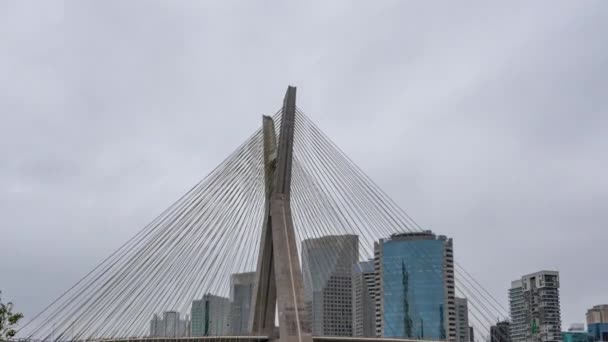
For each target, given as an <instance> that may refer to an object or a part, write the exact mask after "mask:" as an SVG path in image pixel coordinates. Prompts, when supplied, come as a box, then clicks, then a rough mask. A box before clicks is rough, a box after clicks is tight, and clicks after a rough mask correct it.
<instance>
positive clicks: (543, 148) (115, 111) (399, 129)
mask: <svg viewBox="0 0 608 342" xmlns="http://www.w3.org/2000/svg"><path fill="white" fill-rule="evenodd" d="M317 5H318V6H321V4H317ZM40 6H41V8H40V10H39V11H32V10H31V8H30V7H28V6H27V5H22V4H15V5H14V6H13V5H7V6H5V7H3V8H2V9H3V10H2V11H0V18H1V19H2V20H0V25H1V26H0V27H1V28H2V30H0V31H1V32H3V33H2V37H3V38H6V39H2V40H0V48H1V49H2V51H3V52H4V51H8V52H9V53H3V54H2V61H3V62H4V63H0V71H1V73H2V74H3V75H5V77H4V79H5V80H6V83H5V84H6V85H5V86H4V87H3V96H2V97H1V98H0V109H1V112H2V113H3V114H2V115H3V116H4V117H5V118H6V119H7V120H6V121H5V123H6V127H8V129H7V130H6V131H7V132H6V134H4V135H2V137H1V138H0V139H1V140H0V142H1V143H0V146H2V149H1V151H2V152H3V156H4V158H5V160H6V164H5V165H6V167H4V168H2V175H3V177H1V178H2V180H3V181H2V184H1V186H2V188H1V189H2V192H1V198H0V202H1V203H2V204H3V205H2V207H1V210H2V211H1V212H0V214H2V215H3V218H4V220H5V224H3V225H2V227H1V228H0V230H1V236H2V238H3V240H4V239H6V241H7V247H6V248H7V249H6V251H5V252H6V253H7V254H8V255H13V256H16V257H15V261H14V262H13V263H11V264H7V265H2V266H0V273H1V274H10V275H11V276H10V277H9V278H7V280H4V279H3V281H2V284H0V287H1V290H2V291H3V295H4V296H5V297H6V298H10V299H11V300H12V301H14V302H15V303H16V308H17V309H18V310H20V311H22V312H24V313H25V314H26V318H28V317H32V316H33V315H35V314H36V313H37V312H39V311H40V309H42V308H43V307H45V306H46V305H47V304H48V303H50V302H51V301H52V300H53V299H54V298H56V297H57V296H58V295H59V294H61V293H62V292H63V291H64V290H65V289H67V288H69V287H70V286H71V285H72V284H74V283H75V282H76V281H77V280H78V279H80V277H81V276H82V275H84V274H86V272H88V271H89V270H90V269H92V268H93V267H94V266H95V265H97V264H98V262H99V261H100V260H103V259H104V258H105V257H106V256H107V255H109V254H110V253H111V252H112V251H113V250H115V249H116V248H117V247H119V246H120V245H121V244H122V243H123V242H124V241H127V240H128V238H129V237H131V236H133V235H134V234H135V232H137V231H138V230H139V229H140V228H141V227H143V226H145V225H146V224H147V223H148V222H149V221H150V219H151V218H152V217H153V216H154V215H155V214H156V213H158V212H161V211H162V209H164V208H165V207H166V206H167V205H169V204H170V203H171V201H173V199H175V198H178V197H179V195H181V194H182V193H183V191H184V190H185V189H186V188H188V187H189V186H190V185H191V184H193V183H195V182H196V181H197V180H199V179H200V178H201V177H202V176H203V175H204V174H206V173H208V172H209V171H210V170H211V169H212V168H213V167H214V166H215V165H216V164H217V163H218V162H219V161H220V160H221V159H222V158H223V157H224V156H225V155H227V153H228V152H229V151H231V150H232V149H233V148H234V147H235V146H237V145H238V143H239V142H240V141H242V138H243V136H244V135H245V134H249V133H250V132H251V130H252V129H253V128H255V127H257V126H258V124H259V115H260V114H261V113H266V112H267V111H268V110H269V108H274V107H273V106H275V105H276V104H277V102H276V94H277V93H278V92H279V91H283V87H284V85H285V84H287V83H294V84H297V85H298V86H300V87H301V88H300V89H301V94H302V100H301V106H302V108H304V109H306V111H307V113H311V114H312V116H313V119H314V120H315V122H318V123H319V125H320V126H322V127H323V129H324V130H325V131H327V132H328V134H329V135H330V136H331V137H332V139H334V141H336V143H337V144H338V145H339V146H341V148H342V149H344V150H345V151H346V152H347V153H348V154H349V155H350V156H351V157H352V159H353V160H355V161H356V162H357V164H358V165H361V167H362V169H364V170H365V171H366V172H367V173H368V174H369V175H370V177H371V178H372V179H374V180H375V181H376V182H378V183H379V184H380V186H381V187H382V188H383V189H385V190H386V191H387V193H389V195H390V196H391V197H392V198H394V199H395V201H396V202H397V203H398V204H399V205H400V206H401V207H403V208H404V209H406V210H407V212H408V213H409V214H411V215H412V217H414V218H415V219H416V221H417V222H419V223H420V224H421V226H423V227H429V228H431V229H433V230H434V231H437V232H441V233H443V234H446V235H448V236H450V237H453V238H454V240H455V241H456V243H457V245H456V246H455V248H456V249H457V250H458V251H459V252H458V258H459V259H458V261H459V262H461V263H462V265H464V266H465V267H466V268H467V270H468V271H470V272H471V273H472V274H473V275H474V276H475V277H476V279H478V280H479V281H480V283H481V284H483V285H484V286H485V287H486V288H488V290H489V291H490V292H491V293H492V294H493V295H494V296H496V297H497V299H498V300H499V301H500V302H501V303H502V304H503V305H504V306H505V307H506V306H507V305H508V299H507V296H506V291H505V284H508V283H509V282H510V281H511V280H513V279H515V278H517V277H518V276H519V275H521V274H527V273H530V272H535V271H537V270H541V269H552V270H558V271H559V272H560V277H561V279H562V280H563V281H562V283H561V288H560V290H561V296H562V299H563V302H562V307H563V309H564V311H563V313H562V316H563V317H562V319H563V321H564V323H565V324H570V323H575V322H583V321H584V320H585V319H584V312H585V311H586V310H587V309H588V308H590V307H592V306H593V305H598V304H602V303H605V302H606V300H605V297H604V296H605V294H604V293H603V292H602V286H601V285H598V284H603V283H605V282H606V278H605V275H603V274H601V272H597V271H591V270H601V267H602V265H603V264H604V258H603V254H602V252H601V250H602V247H603V246H604V245H605V243H603V241H606V240H607V238H608V236H607V235H606V234H607V233H606V229H605V227H604V224H603V222H606V221H608V219H607V218H606V216H605V215H606V213H605V212H604V210H603V207H602V205H603V203H605V202H606V193H608V181H607V180H606V176H605V175H604V172H603V170H605V169H606V165H608V160H606V156H605V153H603V152H604V150H605V146H606V143H607V141H606V136H605V134H604V133H603V132H604V131H606V129H605V128H606V121H605V115H603V112H604V109H603V108H605V107H606V105H607V103H606V99H605V97H604V96H603V91H601V90H602V89H604V88H605V86H606V77H604V75H605V72H604V70H603V65H604V63H603V60H604V59H605V58H606V57H607V56H608V52H607V51H606V49H605V44H603V32H605V22H606V21H605V20H603V18H604V15H605V14H606V12H607V9H606V5H605V4H604V3H602V2H590V3H587V4H574V3H562V2H557V3H554V2H552V3H550V4H549V3H537V4H534V5H529V7H526V8H523V7H522V6H518V5H513V4H501V5H497V6H496V8H492V7H488V6H483V5H481V4H479V7H478V8H477V9H476V11H474V13H470V12H469V11H468V10H465V9H463V8H460V7H458V6H454V7H448V8H447V9H444V10H440V9H438V8H436V7H433V6H431V5H412V4H392V5H391V6H389V7H368V6H364V5H359V6H353V8H352V11H345V10H344V8H343V7H342V6H340V5H333V6H332V5H324V6H323V7H321V8H322V9H323V10H321V11H320V10H318V8H317V7H316V6H312V5H299V6H298V5H284V6H286V7H282V6H280V7H279V8H276V9H275V11H276V12H274V14H275V15H276V16H277V18H278V19H277V18H274V17H273V19H277V20H265V19H269V18H268V17H266V15H267V14H266V13H265V10H264V9H263V8H261V7H258V6H255V5H248V6H247V7H246V9H247V11H243V12H251V13H247V14H244V13H242V12H241V11H240V9H239V7H234V6H231V5H230V4H226V5H222V6H218V7H212V8H206V7H199V5H197V4H195V3H194V2H192V3H188V4H187V5H182V6H180V5H176V4H171V5H166V4H165V5H161V4H147V5H146V6H144V5H143V3H137V2H134V3H132V4H131V5H127V6H125V7H124V8H122V9H121V10H118V8H117V7H116V6H115V5H112V4H101V3H98V4H86V5H85V4H75V3H72V4H69V5H65V6H64V5H63V4H57V3H55V4H53V3H51V2H49V3H47V4H43V5H40ZM200 6H202V5H200ZM224 6H226V7H224ZM291 6H295V7H291ZM446 6H453V5H446ZM142 7H145V8H146V11H147V15H146V16H141V15H140V14H141V13H140V8H142ZM228 13H231V14H230V15H228ZM448 13H449V15H448ZM209 14H213V18H211V17H210V16H209ZM216 15H217V16H216ZM402 16H405V18H403V17H402ZM216 17H217V18H216ZM334 17H337V18H339V19H342V21H343V24H341V25H337V26H336V25H335V23H336V22H337V21H336V20H334V19H333V18H334ZM201 18H204V19H202V20H201ZM309 18H311V19H312V20H316V21H318V22H319V24H318V25H308V24H309V22H308V20H309ZM472 18H486V19H487V20H488V21H490V22H491V23H492V24H491V25H485V26H484V27H485V28H484V29H483V30H479V29H478V27H477V26H474V25H473V26H470V25H469V24H468V23H469V22H471V21H472ZM494 19H496V20H494ZM110 22H111V23H116V25H114V24H112V25H109V24H108V23H110ZM292 22H294V23H297V24H299V25H295V26H298V27H305V26H306V27H307V26H313V27H311V29H310V30H297V29H294V31H293V32H292V34H293V36H294V37H293V39H289V35H285V36H284V35H282V34H279V33H277V32H282V28H283V27H286V26H288V25H290V24H291V23H292ZM362 22H366V23H367V22H370V23H371V25H369V26H370V27H363V26H361V25H360V23H362ZM431 23H432V25H431ZM514 23H517V24H516V25H515V24H514ZM486 24H487V23H486ZM434 25H437V26H436V27H438V29H437V30H436V29H434V28H433V27H435V26H434ZM252 27H253V28H255V29H250V28H252ZM304 31H306V32H304ZM226 32H228V36H227V37H221V34H222V33H226ZM420 33H424V34H420ZM5 35H6V36H5ZM249 35H251V36H249ZM117 37H123V38H124V40H122V39H119V38H117ZM153 37H154V38H153ZM218 37H221V38H218ZM250 38H251V39H250ZM296 43H297V44H296ZM269 46H286V47H289V48H285V49H282V52H281V53H279V55H278V56H277V55H275V54H274V52H273V54H272V55H270V54H269V53H268V52H267V50H266V49H265V48H266V47H269ZM119 56H122V57H119ZM237 56H247V57H248V58H250V59H248V60H247V59H241V58H240V57H239V58H238V61H237V60H236V59H237ZM203 57H204V58H203ZM273 57H276V58H273ZM271 61H272V62H271ZM151 71H154V72H151ZM3 84H4V83H3ZM144 85H145V86H144ZM237 85H238V87H241V89H239V90H240V91H236V90H235V88H236V87H237ZM251 89H253V90H251ZM237 93H242V97H240V96H237V95H236V94H237ZM237 99H238V100H237ZM244 103H246V104H247V108H246V109H245V106H244V105H243V104H244ZM216 114H218V115H216ZM210 127H212V128H213V129H210ZM217 142H225V144H218V143H217ZM385 151H396V153H393V154H392V155H390V156H388V155H387V153H385ZM558 213H559V215H558ZM556 246H567V247H568V249H571V250H584V251H586V253H585V255H579V254H576V253H572V254H571V255H565V253H563V251H562V249H560V248H556ZM513 250H516V251H517V253H512V251H513ZM480 255H481V256H483V257H479V256H480ZM487 260H491V261H492V267H493V268H494V269H495V270H496V271H488V270H487V267H488V265H487ZM580 279H585V280H586V281H584V282H581V281H580ZM501 319H502V318H501Z"/></svg>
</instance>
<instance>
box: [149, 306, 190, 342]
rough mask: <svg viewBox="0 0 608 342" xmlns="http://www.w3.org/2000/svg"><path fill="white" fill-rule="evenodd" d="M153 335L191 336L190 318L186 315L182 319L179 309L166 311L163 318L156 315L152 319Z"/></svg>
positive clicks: (151, 331)
mask: <svg viewBox="0 0 608 342" xmlns="http://www.w3.org/2000/svg"><path fill="white" fill-rule="evenodd" d="M150 336H151V337H188V336H190V320H189V319H188V316H187V315H186V318H185V319H180V314H179V312H177V311H165V312H164V313H163V318H160V317H158V315H156V314H155V315H154V316H153V317H152V320H151V321H150Z"/></svg>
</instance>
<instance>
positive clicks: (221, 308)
mask: <svg viewBox="0 0 608 342" xmlns="http://www.w3.org/2000/svg"><path fill="white" fill-rule="evenodd" d="M229 311H230V301H229V300H228V298H225V297H220V296H215V295H212V294H209V293H207V294H205V295H204V296H203V299H200V300H195V301H192V311H191V316H192V334H191V335H192V336H193V337H199V336H226V335H228V334H229V322H228V316H229Z"/></svg>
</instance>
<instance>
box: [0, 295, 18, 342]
mask: <svg viewBox="0 0 608 342" xmlns="http://www.w3.org/2000/svg"><path fill="white" fill-rule="evenodd" d="M22 318H23V315H22V314H20V313H18V312H17V313H14V312H13V303H11V302H8V303H6V304H4V303H2V291H0V342H1V341H6V340H7V339H9V338H12V337H13V336H15V334H16V333H17V331H16V330H15V328H16V327H17V323H19V320H20V319H22Z"/></svg>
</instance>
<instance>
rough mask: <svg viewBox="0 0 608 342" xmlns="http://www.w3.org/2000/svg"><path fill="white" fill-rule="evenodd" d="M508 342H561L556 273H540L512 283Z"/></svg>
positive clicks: (557, 278)
mask: <svg viewBox="0 0 608 342" xmlns="http://www.w3.org/2000/svg"><path fill="white" fill-rule="evenodd" d="M509 304H510V308H511V327H510V329H511V341H513V342H529V341H542V342H558V341H561V339H562V338H561V316H560V304H559V273H558V272H556V271H540V272H536V273H532V274H527V275H525V276H523V277H521V279H518V280H515V281H513V282H512V283H511V289H510V290H509Z"/></svg>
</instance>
